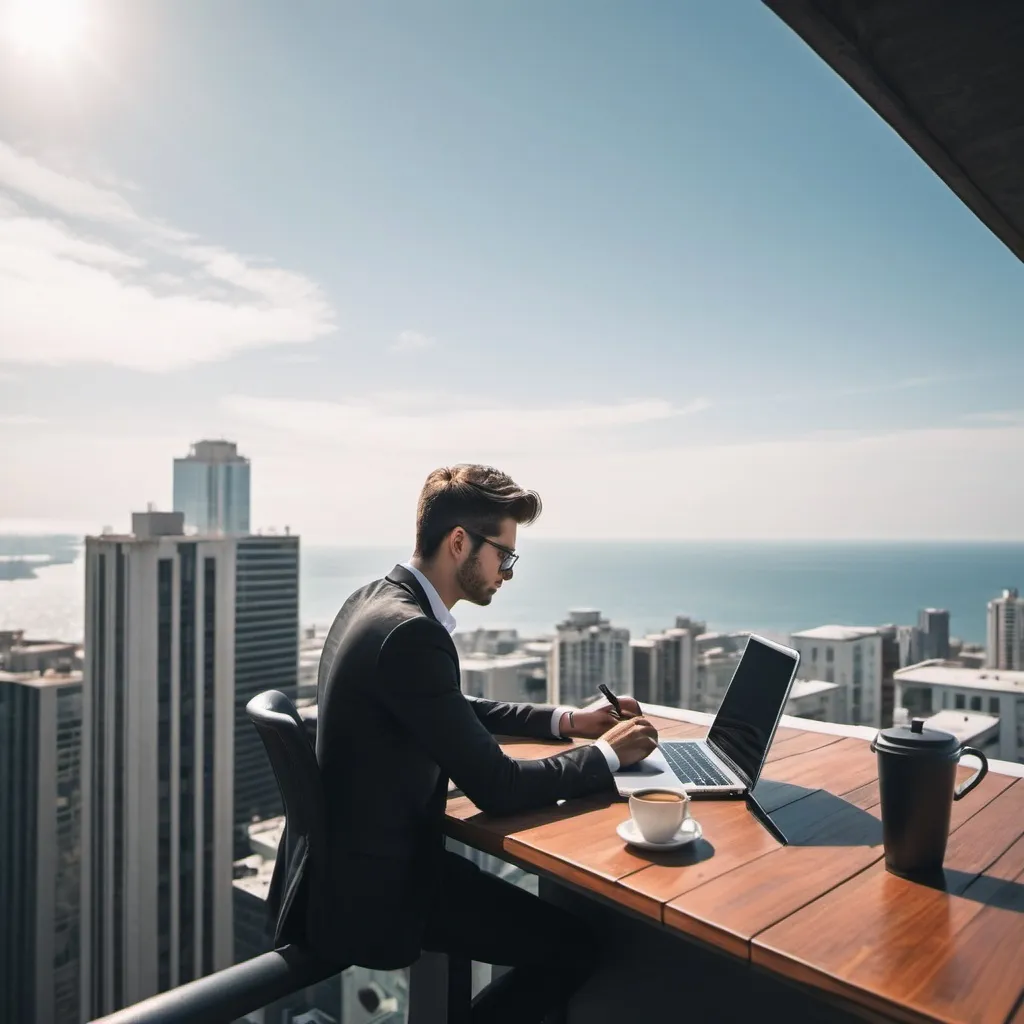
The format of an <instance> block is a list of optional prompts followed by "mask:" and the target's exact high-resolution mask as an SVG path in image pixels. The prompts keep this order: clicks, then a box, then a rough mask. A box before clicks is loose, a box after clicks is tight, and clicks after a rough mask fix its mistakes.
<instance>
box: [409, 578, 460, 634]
mask: <svg viewBox="0 0 1024 1024" xmlns="http://www.w3.org/2000/svg"><path fill="white" fill-rule="evenodd" d="M402 568H403V569H408V570H409V572H411V573H412V574H413V576H415V577H416V582H417V583H418V584H419V585H420V586H421V587H422V588H423V592H424V593H425V594H426V595H427V600H428V601H429V602H430V610H431V611H432V612H433V613H434V618H435V619H437V621H438V622H440V623H441V625H442V626H444V628H445V629H447V630H448V632H449V633H454V632H455V616H454V615H452V613H451V611H450V610H449V609H448V607H447V606H446V605H445V603H444V601H442V600H441V595H440V594H439V593H438V592H437V590H436V589H435V587H434V584H433V583H431V582H430V580H428V579H427V577H426V576H424V575H423V573H421V572H420V571H419V569H417V568H416V566H415V565H411V564H410V563H409V562H403V563H402Z"/></svg>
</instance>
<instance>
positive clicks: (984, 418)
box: [961, 409, 1024, 426]
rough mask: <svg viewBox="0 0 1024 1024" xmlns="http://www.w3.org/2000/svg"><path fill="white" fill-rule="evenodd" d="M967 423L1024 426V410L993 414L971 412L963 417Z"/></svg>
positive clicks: (1000, 411) (997, 411)
mask: <svg viewBox="0 0 1024 1024" xmlns="http://www.w3.org/2000/svg"><path fill="white" fill-rule="evenodd" d="M961 419H963V420H964V421H965V422H967V423H981V424H985V423H988V424H997V425H998V424H1007V425H1017V426H1024V409H1003V410H994V411H992V412H970V413H966V414H965V415H964V416H962V417H961Z"/></svg>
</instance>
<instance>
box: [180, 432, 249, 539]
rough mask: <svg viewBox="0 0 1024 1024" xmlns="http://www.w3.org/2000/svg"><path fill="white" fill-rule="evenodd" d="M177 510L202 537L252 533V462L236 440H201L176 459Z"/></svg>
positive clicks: (190, 528) (190, 530)
mask: <svg viewBox="0 0 1024 1024" xmlns="http://www.w3.org/2000/svg"><path fill="white" fill-rule="evenodd" d="M174 511H175V512H181V513H183V514H184V516H185V529H186V530H187V531H188V532H190V533H198V534H203V535H206V534H226V535H229V536H230V535H234V534H247V533H248V532H249V460H248V459H246V458H244V457H243V456H241V455H239V454H238V445H236V444H235V443H234V442H232V441H197V442H196V443H195V444H194V445H192V450H191V451H190V452H189V454H188V455H186V456H185V457H184V458H182V459H175V460H174Z"/></svg>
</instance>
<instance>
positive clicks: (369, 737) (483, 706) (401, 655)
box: [308, 465, 657, 1021]
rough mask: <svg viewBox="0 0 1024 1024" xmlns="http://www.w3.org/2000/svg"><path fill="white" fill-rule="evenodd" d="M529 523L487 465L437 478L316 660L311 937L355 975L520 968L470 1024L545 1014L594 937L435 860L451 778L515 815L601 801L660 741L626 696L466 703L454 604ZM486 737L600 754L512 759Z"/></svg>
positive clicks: (505, 573) (497, 570)
mask: <svg viewBox="0 0 1024 1024" xmlns="http://www.w3.org/2000/svg"><path fill="white" fill-rule="evenodd" d="M540 510H541V502H540V498H539V497H538V495H537V494H536V493H535V492H532V491H524V490H523V489H521V488H520V487H518V486H517V485H516V484H515V483H514V482H513V481H512V480H511V479H510V478H509V477H508V476H506V475H505V474H504V473H500V472H498V471H497V470H495V469H491V468H489V467H485V466H469V465H464V466H456V467H454V468H451V469H438V470H435V471H434V472H433V473H431V474H430V476H429V477H428V478H427V481H426V483H425V485H424V487H423V490H422V492H421V494H420V498H419V505H418V509H417V518H416V549H415V553H414V555H413V557H412V559H411V560H410V562H408V563H407V564H405V565H398V566H396V567H395V568H394V569H393V570H392V571H391V572H390V573H389V574H388V576H386V577H385V578H384V579H382V580H377V581H376V582H374V583H370V584H369V585H368V586H366V587H363V588H362V589H361V590H359V591H357V592H356V593H355V594H353V595H352V596H351V597H350V598H349V599H348V600H347V601H346V602H345V604H344V606H343V607H342V609H341V611H340V612H339V613H338V616H337V618H336V619H335V621H334V624H333V625H332V626H331V629H330V632H329V634H328V637H327V641H326V644H325V646H324V652H323V655H322V657H321V659H320V668H319V678H318V683H317V704H318V726H317V743H316V755H317V761H318V762H319V765H320V771H321V775H322V778H323V785H324V793H325V800H326V812H327V832H328V850H329V858H330V868H329V871H330V879H329V881H328V883H327V889H328V891H327V892H310V893H309V896H308V898H309V899H311V900H317V901H322V903H323V905H324V906H325V907H329V908H330V913H329V914H327V915H326V918H327V924H326V925H325V927H324V928H323V929H322V934H319V935H313V936H310V937H309V939H310V941H311V943H312V944H313V945H314V947H315V948H317V950H318V951H319V952H321V953H323V954H324V955H327V956H330V957H332V958H333V959H336V960H339V961H344V962H346V963H355V964H359V965H361V966H365V967H374V968H380V969H392V968H399V967H405V966H407V965H409V964H411V963H412V962H413V961H414V960H416V959H417V958H418V957H419V955H420V952H421V950H424V949H425V950H431V951H440V952H450V953H454V954H459V955H463V956H467V957H469V958H471V959H474V960H478V961H481V962H485V963H494V964H501V965H506V966H511V967H513V968H515V969H514V970H513V971H512V972H510V973H509V974H507V975H506V976H505V977H503V978H502V979H501V980H500V981H499V982H497V983H496V984H495V985H494V986H491V987H490V988H489V989H488V990H485V993H483V994H482V995H481V997H478V1000H477V1002H476V1004H475V1005H474V1019H475V1020H517V1021H525V1020H528V1019H531V1017H530V1015H531V1014H533V1017H532V1019H540V1017H541V1015H542V1013H544V1012H546V1011H547V1010H548V1009H550V1003H551V1002H552V1000H555V1001H558V1000H560V999H562V998H564V996H565V995H566V994H567V990H568V989H570V988H571V987H573V986H574V985H575V984H578V982H579V981H580V980H582V975H583V974H584V973H585V971H586V970H587V967H588V966H591V965H588V964H587V963H585V962H584V961H585V960H586V959H587V958H588V956H589V952H588V950H589V945H588V942H589V940H588V939H587V938H586V929H585V928H583V927H580V926H579V925H577V924H576V922H575V920H574V919H573V918H572V917H570V916H569V915H568V914H566V913H565V912H564V911H562V910H560V909H559V908H556V907H554V906H552V905H550V904H547V903H544V902H542V901H540V900H538V899H537V898H536V897H534V896H532V895H531V894H529V893H527V892H525V891H523V890H521V889H518V888H516V887H515V886H512V885H510V884H508V883H506V882H504V881H502V880H500V879H497V878H495V877H494V876H492V875H488V874H486V873H484V872H482V871H480V870H479V869H478V868H477V867H476V866H475V865H473V864H471V863H470V862H469V861H468V860H466V859H465V858H462V857H459V856H457V855H455V854H453V853H450V852H447V851H446V850H445V848H444V838H443V833H442V823H443V819H444V811H445V802H446V800H447V791H448V780H449V778H451V779H452V780H453V781H454V782H455V784H456V785H457V786H458V787H459V788H460V789H461V790H462V791H463V792H464V793H465V794H466V795H467V796H468V797H469V798H470V799H471V800H472V801H473V803H475V804H476V805H477V807H479V808H480V809H481V810H482V811H484V812H486V813H488V814H495V815H502V814H511V813H514V812H517V811H525V810H529V809H532V808H538V807H543V806H545V805H551V804H554V803H555V802H556V801H557V800H560V799H563V798H571V797H578V796H583V795H585V794H588V793H595V792H598V791H600V790H607V789H611V788H612V785H613V783H612V772H613V771H614V770H616V769H617V768H618V767H619V765H620V764H621V765H629V764H633V763H635V762H636V761H639V760H640V759H641V758H643V757H646V756H647V755H648V754H649V753H650V752H651V751H652V750H653V749H654V747H655V745H656V742H657V735H656V733H655V730H654V728H653V726H652V725H651V724H650V723H649V722H647V721H646V720H645V719H644V718H642V717H640V716H639V708H638V706H637V704H636V702H635V701H633V700H632V698H628V697H623V698H622V699H621V705H622V707H623V710H624V712H625V714H624V716H623V718H624V720H622V721H620V720H618V719H617V718H616V717H615V716H614V714H613V713H612V712H611V709H610V708H608V707H607V706H605V707H603V708H601V709H599V710H591V711H577V710H574V709H569V708H552V707H535V706H531V705H528V704H505V703H496V702H492V701H487V700H478V699H473V698H470V697H467V696H465V695H463V693H462V692H461V689H460V685H459V659H458V655H457V653H456V650H455V645H454V643H453V642H452V639H451V633H452V631H453V630H454V629H455V619H454V618H453V616H452V613H451V609H452V607H453V606H454V605H455V604H456V603H457V602H458V601H463V600H466V601H471V602H473V603H474V604H478V605H487V604H490V602H491V600H492V598H493V597H494V595H495V594H496V593H497V592H498V590H499V589H500V588H501V587H502V586H503V585H504V584H505V583H507V582H508V581H509V580H511V579H512V570H513V566H514V564H515V562H516V559H517V558H518V555H516V553H515V546H516V530H517V526H518V525H519V524H521V523H531V522H533V521H534V520H535V519H536V518H537V516H538V515H539V514H540ZM493 733H499V734H506V735H518V736H530V737H537V738H541V737H552V736H581V737H587V738H592V739H595V740H596V742H595V743H594V744H588V745H584V746H578V747H575V748H574V749H572V750H569V751H566V752H565V753H561V754H557V755H556V756H553V757H548V758H543V759H539V760H527V761H516V760H514V759H512V758H510V757H508V756H506V755H505V754H504V753H503V752H502V750H501V748H500V747H499V746H498V743H497V742H496V740H495V739H494V736H493V735H492V734H493ZM491 989H493V991H492V990H491Z"/></svg>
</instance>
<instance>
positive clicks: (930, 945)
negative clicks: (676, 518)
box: [447, 712, 1024, 1024]
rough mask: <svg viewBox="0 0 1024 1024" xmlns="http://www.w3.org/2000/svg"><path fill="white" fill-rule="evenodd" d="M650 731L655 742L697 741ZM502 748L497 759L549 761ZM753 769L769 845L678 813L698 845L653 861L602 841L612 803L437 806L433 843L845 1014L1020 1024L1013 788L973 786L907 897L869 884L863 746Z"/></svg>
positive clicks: (868, 783)
mask: <svg viewBox="0 0 1024 1024" xmlns="http://www.w3.org/2000/svg"><path fill="white" fill-rule="evenodd" d="M680 715H681V716H682V717H686V716H687V712H681V713H680ZM692 717H693V718H696V717H697V716H692ZM656 725H657V726H658V728H659V731H660V733H661V735H662V736H663V737H670V736H675V737H680V738H681V737H686V736H701V735H703V734H704V733H705V731H706V727H705V726H704V725H703V724H701V725H697V724H692V723H687V722H685V721H680V720H677V719H674V718H673V719H667V718H665V719H656ZM577 742H578V741H577ZM503 745H504V746H505V749H506V750H507V751H508V753H510V754H511V755H512V756H513V757H546V756H549V755H551V754H552V753H557V751H558V750H560V749H563V748H564V747H565V746H567V744H564V743H559V742H550V743H549V742H534V741H522V740H510V741H508V742H507V743H505V744H503ZM768 760H769V763H768V765H767V766H766V768H765V771H764V773H763V775H764V777H763V779H762V781H761V783H760V784H759V786H758V790H757V793H758V797H759V799H760V801H761V803H762V805H763V806H764V807H765V809H766V810H768V811H769V813H771V816H772V819H773V820H774V821H775V822H776V823H777V824H778V825H779V826H780V827H781V828H782V830H783V832H784V833H785V834H786V836H787V838H788V839H789V845H788V846H785V847H783V846H780V844H778V843H777V842H776V841H775V840H774V839H773V838H772V837H771V835H769V834H768V832H767V831H766V830H765V828H764V827H763V826H762V825H761V824H760V823H759V822H758V821H757V820H756V819H755V818H754V817H753V816H752V815H751V814H750V812H749V811H748V810H747V808H746V805H745V804H744V803H743V802H742V801H699V802H697V801H695V803H694V808H693V811H694V816H695V817H697V818H698V819H699V820H700V822H701V825H702V827H703V831H704V839H703V840H701V841H700V842H699V843H697V844H694V845H693V846H690V847H687V848H684V849H683V850H681V851H678V852H675V853H667V854H650V853H644V852H643V851H639V850H634V849H632V848H630V847H627V846H626V845H625V844H624V843H623V842H622V840H621V839H619V837H618V836H617V835H616V833H615V826H616V825H617V824H618V823H619V822H620V821H622V820H624V818H626V817H627V816H628V810H627V809H626V807H625V804H624V802H623V801H622V800H620V799H619V798H618V797H617V796H615V795H607V796H598V797H589V798H585V799H582V800H576V801H568V802H566V803H564V804H562V805H561V806H558V807H552V808H548V809H546V810H543V811H537V812H531V813H528V814H523V815H518V816H515V817H511V818H489V817H487V816H486V815H483V814H481V813H480V812H478V811H477V809H476V808H475V807H474V806H473V804H472V803H471V802H470V801H469V800H468V798H466V797H464V796H459V797H454V798H453V799H451V800H450V801H449V804H448V819H447V830H448V833H449V835H450V836H451V837H452V838H454V839H456V840H458V841H460V842H463V843H465V844H467V845H469V846H473V847H475V848H477V849H480V850H484V851H486V852H489V853H493V854H497V855H498V856H502V857H505V858H506V859H510V860H513V861H515V862H518V863H519V864H521V865H523V866H524V867H526V868H528V869H530V870H532V871H535V872H537V873H538V874H540V875H541V876H542V877H548V878H551V879H554V880H556V881H559V882H563V883H568V884H569V885H570V886H573V887H575V888H576V889H580V890H583V891H585V892H586V893H588V894H592V895H596V896H599V897H602V898H604V900H606V901H611V902H612V903H613V904H616V905H618V906H620V907H622V908H625V909H628V910H630V911H634V912H637V913H639V914H642V915H645V916H646V917H648V918H650V919H651V920H652V921H653V922H655V923H657V924H659V925H661V926H663V927H664V928H666V929H674V930H677V931H678V932H681V933H684V934H685V935H686V936H689V937H692V938H695V939H697V940H700V941H702V942H703V943H706V944H710V945H711V946H714V947H717V948H719V949H721V950H723V951H725V952H727V953H729V954H732V955H733V956H735V957H739V958H742V959H743V960H746V961H747V962H748V963H750V964H752V965H755V966H756V967H758V968H760V969H762V970H765V971H769V972H772V973H774V974H777V975H779V976H782V977H784V978H786V979H788V980H790V981H795V982H798V983H801V984H804V985H808V986H811V987H812V988H815V989H819V990H824V991H825V992H827V993H829V994H830V998H833V999H836V1000H839V1001H841V1002H842V1003H844V1004H849V1005H851V1006H853V1007H857V1008H858V1010H859V1011H866V1012H867V1013H869V1014H877V1015H880V1016H881V1017H883V1018H886V1019H894V1020H900V1021H913V1022H920V1021H936V1020H938V1021H964V1022H967V1021H970V1022H972V1024H973V1022H978V1024H989V1022H991V1024H1006V1022H1009V1021H1011V1020H1012V1021H1014V1022H1015V1024H1020V1022H1024V778H1016V777H1014V776H1012V775H1004V774H999V773H998V772H996V771H991V772H990V773H989V775H988V776H987V777H986V778H985V779H984V781H983V782H982V784H981V785H980V786H979V787H978V788H977V789H975V790H974V791H973V792H972V793H971V794H969V795H968V796H967V797H965V798H964V799H963V800H961V801H959V802H957V803H955V804H954V805H953V817H952V824H951V834H950V839H949V845H948V848H947V853H946V862H945V872H944V876H945V877H944V880H943V881H942V882H941V884H939V883H936V884H935V885H924V884H921V883H917V882H910V881H907V880H905V879H902V878H899V877H897V876H895V875H892V874H890V873H889V872H887V871H886V870H885V865H884V861H883V850H882V845H881V843H882V836H881V823H880V808H879V794H878V780H877V773H876V763H875V755H874V754H872V753H871V751H870V750H869V747H868V743H867V741H866V740H864V739H861V738H849V737H843V736H840V735H829V734H824V733H819V732H807V731H802V730H798V729H793V728H780V729H779V732H778V734H777V736H776V739H775V742H774V744H773V746H772V749H771V752H770V754H769V758H768ZM961 772H962V775H963V776H966V775H967V774H969V772H970V769H968V768H963V769H961Z"/></svg>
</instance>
